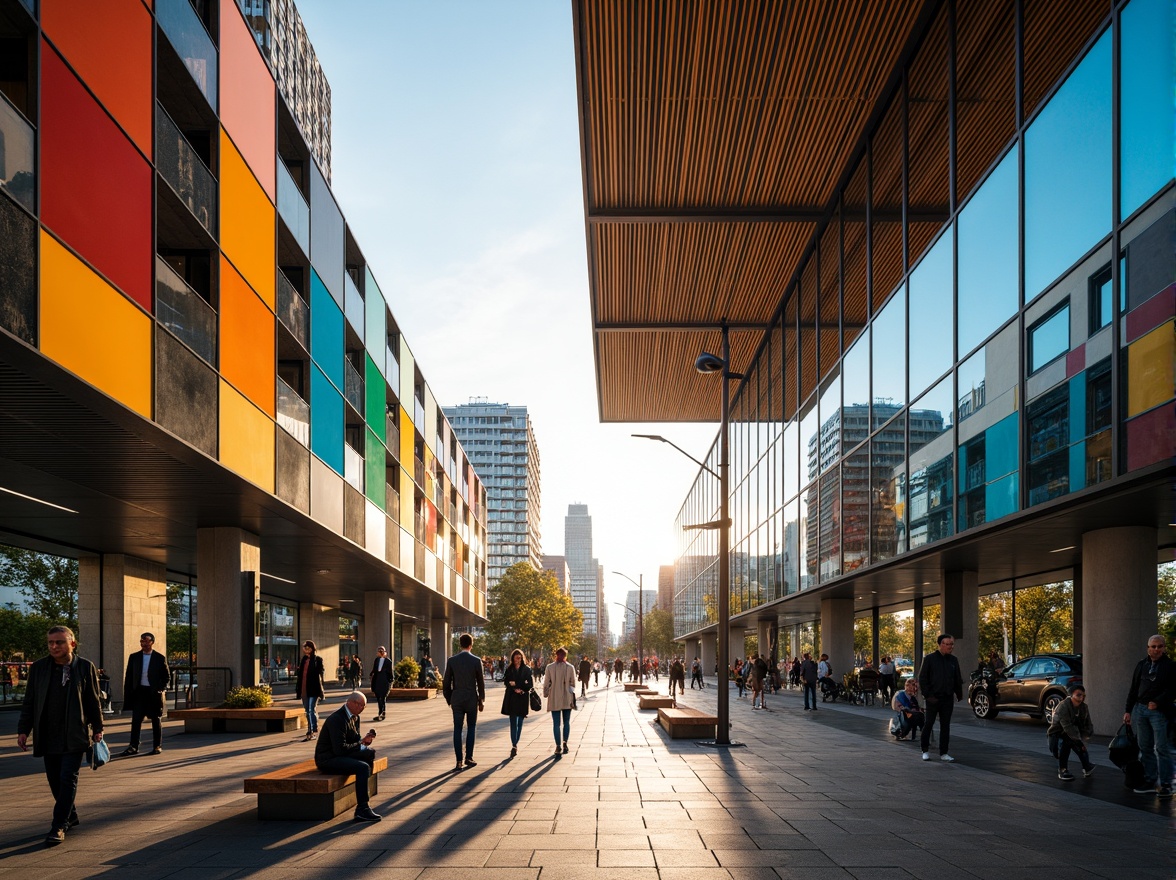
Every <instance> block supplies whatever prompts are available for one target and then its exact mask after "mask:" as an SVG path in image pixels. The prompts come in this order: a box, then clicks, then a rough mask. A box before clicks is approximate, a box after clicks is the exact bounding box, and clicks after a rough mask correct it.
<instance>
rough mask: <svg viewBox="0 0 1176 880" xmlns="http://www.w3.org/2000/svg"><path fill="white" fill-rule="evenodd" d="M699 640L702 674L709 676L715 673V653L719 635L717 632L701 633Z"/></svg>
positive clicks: (717, 647)
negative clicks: (700, 644)
mask: <svg viewBox="0 0 1176 880" xmlns="http://www.w3.org/2000/svg"><path fill="white" fill-rule="evenodd" d="M699 641H700V642H701V643H702V654H701V656H702V674H703V676H704V677H706V678H710V677H711V676H712V675H714V674H715V655H716V654H717V653H718V650H719V636H718V634H717V633H712V632H707V633H703V634H702V636H701V638H699Z"/></svg>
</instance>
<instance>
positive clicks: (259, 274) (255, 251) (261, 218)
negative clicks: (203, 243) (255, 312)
mask: <svg viewBox="0 0 1176 880" xmlns="http://www.w3.org/2000/svg"><path fill="white" fill-rule="evenodd" d="M220 184H221V214H220V226H221V248H222V250H223V251H224V253H225V256H227V257H228V258H229V260H231V261H232V263H233V265H234V266H235V267H236V268H237V271H238V272H240V273H241V275H242V276H243V277H244V278H245V280H246V281H247V282H249V286H250V287H252V288H253V289H254V290H255V291H257V295H258V296H260V297H261V298H262V300H263V301H264V302H265V304H266V305H267V306H269V307H270V308H271V309H272V308H273V307H274V272H275V271H276V269H275V267H276V261H277V257H276V255H275V246H274V238H275V234H276V233H275V229H274V206H273V204H272V203H271V202H270V200H269V199H268V198H267V197H266V194H265V191H264V190H263V189H262V188H261V186H260V185H258V183H257V179H256V178H255V177H254V176H253V173H252V172H251V171H250V170H249V166H248V165H246V164H245V160H244V159H242V158H241V154H240V153H238V152H237V148H236V147H234V146H233V142H232V141H230V140H229V136H228V135H227V134H225V131H224V129H221V177H220Z"/></svg>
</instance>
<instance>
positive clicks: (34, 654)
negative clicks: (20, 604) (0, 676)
mask: <svg viewBox="0 0 1176 880" xmlns="http://www.w3.org/2000/svg"><path fill="white" fill-rule="evenodd" d="M56 622H57V621H56V620H50V619H49V618H48V617H42V616H41V615H39V614H22V613H21V612H19V611H16V610H14V609H12V608H0V660H20V659H23V660H26V661H28V660H36V659H37V658H39V657H44V656H45V654H46V653H48V652H47V650H46V647H45V634H46V633H47V632H49V627H51V626H54V625H55V624H56Z"/></svg>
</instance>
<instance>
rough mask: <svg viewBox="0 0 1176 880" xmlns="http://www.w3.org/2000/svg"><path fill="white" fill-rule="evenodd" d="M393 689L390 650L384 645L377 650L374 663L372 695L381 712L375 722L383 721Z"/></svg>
mask: <svg viewBox="0 0 1176 880" xmlns="http://www.w3.org/2000/svg"><path fill="white" fill-rule="evenodd" d="M390 687H392V661H391V660H389V659H388V649H387V648H385V647H384V646H383V645H380V647H378V648H376V659H375V660H373V661H372V694H374V695H375V698H376V704H377V705H378V707H379V710H380V711H379V712H377V713H376V717H375V720H376V721H383V720H384V713H385V712H386V711H387V708H388V703H387V701H388V689H389V688H390Z"/></svg>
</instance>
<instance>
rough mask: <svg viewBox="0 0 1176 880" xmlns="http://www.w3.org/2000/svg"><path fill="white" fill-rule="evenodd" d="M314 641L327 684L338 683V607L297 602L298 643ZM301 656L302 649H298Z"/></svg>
mask: <svg viewBox="0 0 1176 880" xmlns="http://www.w3.org/2000/svg"><path fill="white" fill-rule="evenodd" d="M307 639H310V640H311V641H312V642H314V646H315V648H317V649H318V655H319V657H320V658H322V661H323V678H324V679H325V680H326V683H327V685H328V686H331V685H332V684H335V685H337V684H338V683H339V609H338V608H328V607H326V606H325V605H316V604H314V603H313V602H299V603H298V644H299V645H301V644H302V643H303V642H305V641H306V640H307ZM298 650H299V654H298V656H301V653H302V649H301V647H300V648H299V649H298Z"/></svg>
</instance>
